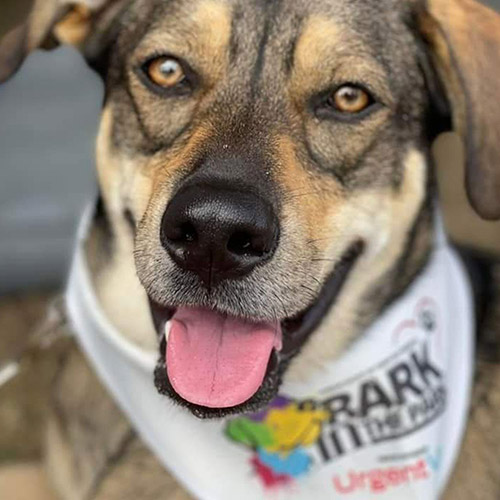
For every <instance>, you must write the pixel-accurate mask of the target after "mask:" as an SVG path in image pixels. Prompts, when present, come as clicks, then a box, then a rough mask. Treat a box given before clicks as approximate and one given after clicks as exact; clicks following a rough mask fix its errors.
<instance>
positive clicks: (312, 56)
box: [295, 16, 345, 78]
mask: <svg viewBox="0 0 500 500" xmlns="http://www.w3.org/2000/svg"><path fill="white" fill-rule="evenodd" d="M343 39H345V36H344V31H343V29H342V28H341V27H340V26H339V25H338V24H337V23H335V22H334V21H332V20H330V19H325V18H324V17H321V16H312V17H310V18H309V19H308V21H307V23H306V25H305V27H304V29H303V32H302V35H301V36H300V37H299V40H298V41H297V46H296V48H295V71H296V73H299V74H304V75H309V77H310V78H314V76H315V75H316V74H317V73H318V69H321V63H322V61H323V60H324V58H325V57H328V56H330V55H331V53H332V51H333V50H335V51H337V50H338V49H337V47H339V45H340V44H341V43H342V40H343ZM334 48H335V49H334Z"/></svg>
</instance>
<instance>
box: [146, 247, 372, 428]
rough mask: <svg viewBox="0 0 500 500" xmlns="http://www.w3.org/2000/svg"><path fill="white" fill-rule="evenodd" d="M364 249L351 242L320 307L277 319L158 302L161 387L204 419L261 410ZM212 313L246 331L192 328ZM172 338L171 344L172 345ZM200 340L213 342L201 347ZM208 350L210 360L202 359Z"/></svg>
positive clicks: (157, 383) (321, 296) (155, 318)
mask: <svg viewBox="0 0 500 500" xmlns="http://www.w3.org/2000/svg"><path fill="white" fill-rule="evenodd" d="M363 247H364V245H363V243H362V242H361V241H356V242H355V243H354V244H352V245H351V246H350V247H349V249H348V250H347V251H346V252H345V253H344V255H343V257H342V258H341V259H340V260H339V262H338V263H337V265H336V266H335V268H334V269H333V271H332V273H331V274H330V276H329V277H328V279H327V280H326V282H325V284H324V285H323V287H322V289H321V292H320V293H319V295H318V297H317V298H316V300H315V301H314V303H313V304H311V305H310V306H309V307H308V308H307V309H305V310H304V311H302V312H301V313H300V314H297V315H296V316H294V317H292V318H285V319H281V320H276V321H275V322H274V323H273V322H271V323H269V322H267V323H263V322H260V321H255V322H254V323H253V322H252V321H249V320H248V319H244V320H243V319H238V318H231V317H230V316H228V315H227V314H223V313H218V312H216V311H209V310H202V309H201V308H200V309H196V308H186V307H168V306H165V305H161V304H158V303H157V302H155V301H153V300H151V299H150V307H151V313H152V317H153V321H154V324H155V327H156V329H157V332H158V337H159V339H160V357H159V360H158V363H157V366H156V369H155V374H154V381H155V386H156V388H157V390H158V392H159V393H160V394H162V395H165V396H167V397H169V398H171V399H172V400H173V401H174V402H176V403H178V404H179V405H181V406H183V407H185V408H187V409H188V410H189V411H190V412H191V413H192V414H193V415H195V416H196V417H198V418H203V419H206V418H222V417H225V416H228V415H233V414H241V413H253V412H257V411H259V410H261V409H262V408H263V407H265V406H267V405H268V404H269V403H270V402H271V401H272V400H273V398H274V397H275V396H276V395H277V393H278V390H279V388H280V385H281V381H282V378H283V375H284V374H285V372H286V370H287V368H288V365H289V363H290V361H291V360H292V359H293V358H294V356H296V355H297V354H298V353H299V352H300V349H301V348H302V346H303V345H304V344H305V343H306V341H307V339H308V338H309V337H310V336H311V334H312V333H313V332H314V330H315V329H316V328H317V327H318V325H319V324H320V323H321V321H322V319H323V318H324V317H325V315H326V314H327V312H328V311H329V309H330V308H331V307H332V305H333V304H334V302H335V300H336V298H337V297H338V295H339V292H340V290H341V289H342V286H343V284H344V282H345V281H346V278H347V276H348V275H349V273H350V271H351V270H352V268H353V267H354V265H355V263H356V261H357V260H358V258H359V256H360V255H361V254H362V252H363ZM205 317H206V318H209V319H208V322H209V323H210V321H215V322H216V323H217V324H218V325H221V324H222V325H227V322H229V325H230V326H229V329H230V330H231V325H236V326H234V327H233V328H235V329H236V330H242V333H234V332H233V331H228V332H225V333H224V335H222V333H223V332H222V330H221V331H220V332H218V333H215V334H214V333H213V329H214V328H213V327H212V328H208V329H207V332H203V331H196V333H195V334H193V333H189V330H204V329H205V326H206V325H204V324H203V321H204V318H205ZM210 318H215V320H212V319H210ZM172 323H175V325H176V326H175V327H174V326H172ZM193 324H194V325H195V326H193ZM186 325H188V326H186ZM189 325H191V326H189ZM241 325H243V327H241ZM221 328H223V327H221ZM172 330H174V331H173V332H172ZM225 335H229V336H231V337H232V338H231V340H228V339H226V340H224V343H226V342H227V343H229V344H230V345H229V347H227V346H225V347H224V346H222V344H223V338H224V336H225ZM257 336H258V339H259V340H257ZM169 339H170V340H169ZM240 340H241V344H239V341H240ZM169 342H170V344H171V345H167V344H168V343H169ZM174 342H175V345H174ZM198 342H199V343H201V344H206V345H205V346H203V345H202V346H201V347H200V346H197V345H193V344H197V343H198ZM211 342H214V343H215V344H216V345H211ZM263 345H264V346H263ZM247 349H248V352H247ZM221 352H222V354H221ZM224 353H226V354H224ZM227 353H229V354H227ZM233 353H235V354H234V356H233ZM205 355H206V356H207V357H208V358H210V359H207V360H204V359H201V360H200V358H203V356H205ZM259 358H260V359H259ZM191 361H192V363H193V365H192V364H191ZM225 364H229V365H233V366H229V367H226V366H224V365H225ZM221 365H222V366H221ZM205 366H206V367H207V369H206V370H204V367H205ZM255 366H257V367H258V368H257V369H255ZM238 372H239V373H238ZM254 372H256V373H254ZM216 379H218V380H216ZM256 381H257V385H256ZM240 386H241V387H240ZM186 388H187V389H186ZM217 391H219V394H217ZM224 392H226V393H227V394H224ZM213 393H215V396H213ZM221 393H222V394H221ZM200 394H202V396H200Z"/></svg>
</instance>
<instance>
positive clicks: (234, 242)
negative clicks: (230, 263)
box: [227, 231, 265, 257]
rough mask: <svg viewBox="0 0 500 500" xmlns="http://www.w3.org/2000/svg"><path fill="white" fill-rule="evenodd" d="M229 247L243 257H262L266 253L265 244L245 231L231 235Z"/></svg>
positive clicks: (232, 251)
mask: <svg viewBox="0 0 500 500" xmlns="http://www.w3.org/2000/svg"><path fill="white" fill-rule="evenodd" d="M227 249H228V250H229V251H230V252H231V253H233V254H235V255H239V256H242V257H247V256H248V257H262V256H263V255H264V254H265V249H264V246H263V245H260V244H259V242H258V241H256V240H255V238H254V237H253V236H252V235H251V234H250V233H247V232H244V231H236V232H235V233H233V234H232V235H231V237H230V238H229V240H228V242H227Z"/></svg>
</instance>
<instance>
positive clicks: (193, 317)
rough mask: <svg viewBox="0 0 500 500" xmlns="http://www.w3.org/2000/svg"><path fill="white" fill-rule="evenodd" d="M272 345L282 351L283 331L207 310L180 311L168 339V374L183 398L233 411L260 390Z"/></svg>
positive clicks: (276, 323)
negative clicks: (234, 407)
mask: <svg viewBox="0 0 500 500" xmlns="http://www.w3.org/2000/svg"><path fill="white" fill-rule="evenodd" d="M273 347H274V348H276V349H277V350H280V349H281V327H280V324H279V322H278V321H276V322H274V323H249V322H247V321H244V320H242V319H238V318H233V317H228V316H226V315H224V314H220V313H217V312H214V311H211V310H208V309H198V308H187V307H184V308H179V309H178V310H177V312H176V313H175V314H174V316H173V318H172V321H171V327H170V334H169V337H168V341H167V352H166V359H167V363H166V364H167V373H168V378H169V380H170V383H171V384H172V387H173V388H174V390H175V391H176V392H177V394H179V395H180V396H181V397H182V398H184V399H185V400H187V401H189V402H191V403H193V404H197V405H200V406H206V407H209V408H230V407H232V406H236V405H238V404H240V403H243V402H244V401H247V400H248V399H250V398H251V397H252V396H253V395H254V394H255V393H256V392H257V390H258V389H259V387H260V385H261V384H262V381H263V380H264V375H265V373H266V369H267V364H268V362H269V357H270V356H271V352H272V350H273Z"/></svg>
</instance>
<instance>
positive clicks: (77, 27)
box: [0, 0, 117, 83]
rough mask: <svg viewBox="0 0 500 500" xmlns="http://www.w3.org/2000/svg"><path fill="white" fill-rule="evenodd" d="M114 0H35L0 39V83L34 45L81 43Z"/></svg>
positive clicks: (18, 64)
mask: <svg viewBox="0 0 500 500" xmlns="http://www.w3.org/2000/svg"><path fill="white" fill-rule="evenodd" d="M115 3H117V2H116V0H34V3H33V7H32V9H31V12H30V13H29V15H28V18H27V19H26V20H25V21H24V22H23V23H22V24H21V25H19V26H17V27H16V28H14V29H13V30H12V31H10V32H8V33H7V34H6V35H5V36H4V37H3V38H2V39H0V83H2V82H4V81H6V80H8V79H9V78H10V77H11V76H12V75H13V74H14V73H15V72H16V71H17V69H18V68H19V67H20V66H21V64H22V62H23V61H24V59H25V58H26V56H27V55H28V54H29V53H30V52H31V51H32V50H35V49H37V48H44V49H50V48H53V47H55V46H57V45H59V44H62V43H69V44H72V45H76V46H78V45H81V44H83V43H84V41H85V40H86V39H87V36H88V35H89V32H90V30H91V26H92V24H93V23H94V22H95V20H96V17H97V16H98V15H100V14H101V13H102V12H103V11H105V10H106V8H107V6H109V5H110V4H115Z"/></svg>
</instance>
